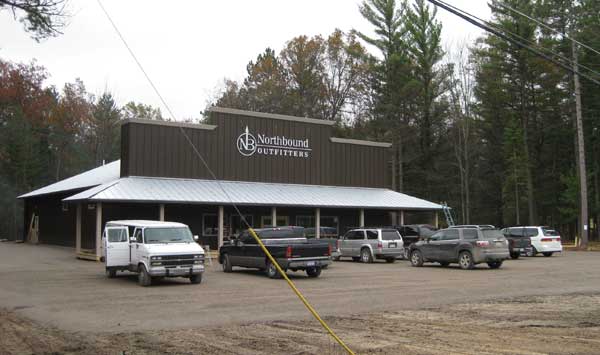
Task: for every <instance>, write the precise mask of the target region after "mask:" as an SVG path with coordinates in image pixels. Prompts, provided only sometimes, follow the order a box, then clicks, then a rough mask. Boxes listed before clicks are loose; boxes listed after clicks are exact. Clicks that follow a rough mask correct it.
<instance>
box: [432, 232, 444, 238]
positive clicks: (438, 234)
mask: <svg viewBox="0 0 600 355" xmlns="http://www.w3.org/2000/svg"><path fill="white" fill-rule="evenodd" d="M443 236H444V231H439V232H437V233H435V234H434V235H432V236H431V237H429V239H430V240H440V239H442V238H443Z"/></svg>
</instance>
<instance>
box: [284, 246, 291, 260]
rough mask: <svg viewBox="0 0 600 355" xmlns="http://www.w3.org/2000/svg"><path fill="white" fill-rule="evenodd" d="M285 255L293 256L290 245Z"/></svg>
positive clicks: (288, 257)
mask: <svg viewBox="0 0 600 355" xmlns="http://www.w3.org/2000/svg"><path fill="white" fill-rule="evenodd" d="M285 257H286V258H287V259H290V258H291V257H292V247H291V246H288V247H287V249H286V250H285Z"/></svg>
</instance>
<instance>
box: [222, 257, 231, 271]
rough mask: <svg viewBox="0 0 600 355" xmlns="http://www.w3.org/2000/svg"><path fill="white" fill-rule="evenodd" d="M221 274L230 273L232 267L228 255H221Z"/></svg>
mask: <svg viewBox="0 0 600 355" xmlns="http://www.w3.org/2000/svg"><path fill="white" fill-rule="evenodd" d="M222 265H223V272H231V271H232V270H233V266H231V260H229V254H223V264H222Z"/></svg>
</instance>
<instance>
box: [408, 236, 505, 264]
mask: <svg viewBox="0 0 600 355" xmlns="http://www.w3.org/2000/svg"><path fill="white" fill-rule="evenodd" d="M508 258H509V253H508V242H507V241H506V238H505V237H504V236H503V235H502V233H500V231H499V230H497V229H488V228H448V229H442V230H440V231H438V232H437V233H435V234H434V235H432V236H431V237H429V238H426V239H425V240H422V241H418V242H416V243H413V244H411V246H410V262H411V264H412V266H423V263H424V262H438V263H440V264H441V265H442V266H448V265H449V264H451V263H458V264H459V265H460V267H461V268H462V269H472V268H473V267H474V266H475V265H476V264H480V263H487V264H488V266H489V267H490V268H492V269H497V268H499V267H500V266H502V262H503V261H504V260H506V259H508Z"/></svg>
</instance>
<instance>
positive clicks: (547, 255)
mask: <svg viewBox="0 0 600 355" xmlns="http://www.w3.org/2000/svg"><path fill="white" fill-rule="evenodd" d="M542 254H543V255H544V256H545V257H550V256H552V254H553V253H552V252H551V251H549V252H547V253H542Z"/></svg>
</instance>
